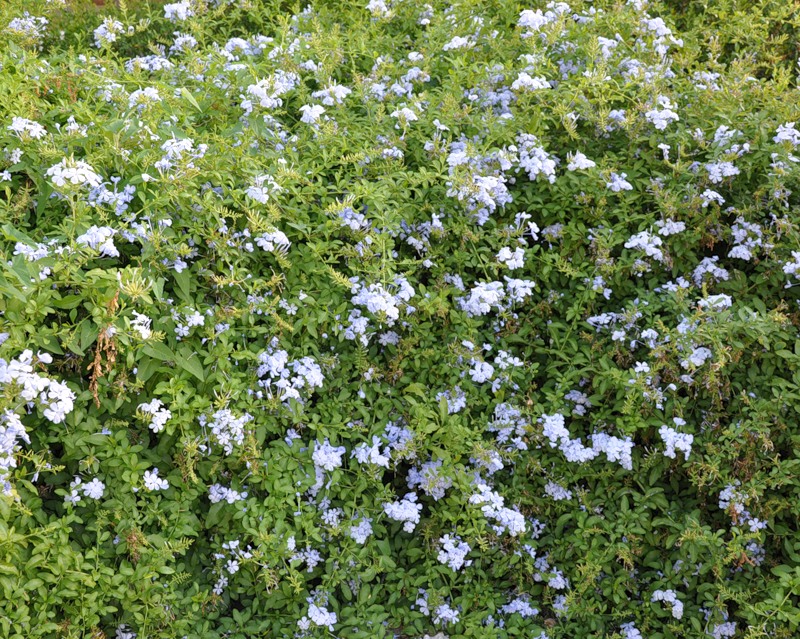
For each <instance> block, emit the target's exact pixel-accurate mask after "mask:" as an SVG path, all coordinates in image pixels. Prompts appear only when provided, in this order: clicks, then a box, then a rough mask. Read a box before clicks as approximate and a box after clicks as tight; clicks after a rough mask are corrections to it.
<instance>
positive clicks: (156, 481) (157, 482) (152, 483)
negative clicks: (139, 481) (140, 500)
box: [144, 468, 169, 490]
mask: <svg viewBox="0 0 800 639" xmlns="http://www.w3.org/2000/svg"><path fill="white" fill-rule="evenodd" d="M144 487H145V488H146V489H147V490H166V489H167V488H169V482H168V481H167V480H166V479H161V478H159V476H158V468H154V469H153V470H146V471H144Z"/></svg>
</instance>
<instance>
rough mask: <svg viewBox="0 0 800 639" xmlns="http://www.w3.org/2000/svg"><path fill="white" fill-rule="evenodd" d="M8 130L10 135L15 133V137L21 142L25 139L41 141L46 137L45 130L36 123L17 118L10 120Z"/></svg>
mask: <svg viewBox="0 0 800 639" xmlns="http://www.w3.org/2000/svg"><path fill="white" fill-rule="evenodd" d="M8 130H9V131H11V132H12V133H16V135H17V137H18V138H20V139H21V140H24V139H25V138H32V139H34V140H41V139H42V138H43V137H44V136H46V135H47V129H45V128H44V127H43V126H42V125H41V124H39V123H38V122H36V121H34V120H26V119H25V118H18V117H14V118H12V119H11V124H10V125H9V127H8Z"/></svg>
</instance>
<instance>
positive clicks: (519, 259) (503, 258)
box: [497, 246, 525, 271]
mask: <svg viewBox="0 0 800 639" xmlns="http://www.w3.org/2000/svg"><path fill="white" fill-rule="evenodd" d="M497 261H498V262H500V263H501V264H505V265H506V266H507V267H508V270H510V271H513V270H515V269H518V268H522V267H523V266H524V265H525V251H524V249H522V248H516V249H514V252H513V253H512V252H511V249H510V248H509V247H507V246H504V247H503V248H501V249H500V252H499V253H498V254H497Z"/></svg>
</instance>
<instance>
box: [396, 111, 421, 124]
mask: <svg viewBox="0 0 800 639" xmlns="http://www.w3.org/2000/svg"><path fill="white" fill-rule="evenodd" d="M392 117H393V118H397V119H398V120H400V122H401V123H402V124H404V125H405V124H407V123H409V122H414V121H416V120H419V118H418V117H417V114H416V113H414V112H413V111H412V110H411V109H409V108H408V107H403V108H402V109H398V110H396V111H394V112H393V113H392Z"/></svg>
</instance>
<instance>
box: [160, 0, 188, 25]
mask: <svg viewBox="0 0 800 639" xmlns="http://www.w3.org/2000/svg"><path fill="white" fill-rule="evenodd" d="M193 15H194V8H193V7H192V3H191V2H189V1H188V0H183V1H182V2H174V3H172V4H165V5H164V17H166V19H167V20H171V21H172V22H182V21H184V20H187V19H188V18H190V17H191V16H193Z"/></svg>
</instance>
